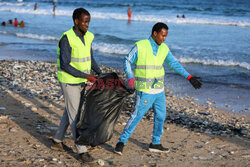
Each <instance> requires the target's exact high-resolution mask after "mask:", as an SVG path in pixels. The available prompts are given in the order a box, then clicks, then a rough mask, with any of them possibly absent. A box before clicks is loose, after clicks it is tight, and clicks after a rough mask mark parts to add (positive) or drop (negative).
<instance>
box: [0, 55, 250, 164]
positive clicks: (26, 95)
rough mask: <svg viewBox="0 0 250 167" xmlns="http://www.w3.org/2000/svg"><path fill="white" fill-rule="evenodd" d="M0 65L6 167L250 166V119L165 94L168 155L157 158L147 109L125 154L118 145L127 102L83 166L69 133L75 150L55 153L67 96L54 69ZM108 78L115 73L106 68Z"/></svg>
mask: <svg viewBox="0 0 250 167" xmlns="http://www.w3.org/2000/svg"><path fill="white" fill-rule="evenodd" d="M0 62H1V66H0V133H1V135H0V166H1V167H2V166H3V167H5V166H34V167H35V166H36V167H37V166H43V167H45V166H49V167H51V166H84V167H85V166H117V167H120V166H122V167H127V166H130V167H140V166H144V167H158V166H159V167H165V166H192V167H193V166H194V167H196V166H197V167H200V166H225V167H229V166H238V167H247V166H250V142H249V139H250V116H248V115H244V114H236V113H229V112H226V111H224V110H222V109H220V108H218V107H214V106H213V105H214V104H216V101H209V100H208V101H207V102H206V105H200V104H198V103H197V101H198V99H195V98H192V97H181V98H180V97H178V96H176V95H173V94H171V91H170V90H168V89H167V88H166V89H165V91H166V104H167V118H166V122H165V125H164V133H163V136H162V145H163V146H165V147H168V148H169V149H170V153H167V154H163V153H151V152H149V151H148V150H147V149H148V145H149V143H150V142H151V137H152V136H151V135H152V130H153V113H152V111H149V112H148V113H147V114H146V115H145V116H144V119H143V120H142V121H141V122H140V123H139V124H138V126H137V128H136V130H135V131H134V133H133V135H132V136H131V138H130V139H129V141H128V143H127V145H126V147H124V152H123V156H119V155H117V154H114V153H113V149H114V146H115V144H116V142H117V140H118V137H119V135H120V134H121V132H122V130H123V128H124V126H125V124H126V121H127V119H128V118H129V115H130V113H131V111H132V106H133V103H134V101H133V96H131V97H128V98H127V100H126V103H125V105H124V107H123V110H122V112H121V115H120V117H119V119H118V121H117V124H116V126H115V131H114V134H113V137H112V139H111V140H110V141H108V142H107V143H105V144H102V145H100V146H97V147H93V148H91V147H89V152H90V154H91V155H92V156H93V157H94V158H95V159H96V161H95V162H93V163H91V164H83V163H81V162H80V161H79V160H78V156H77V154H76V151H75V148H74V145H73V140H72V138H71V133H70V130H69V129H68V134H67V135H66V136H65V143H66V145H68V146H70V147H72V148H73V149H74V152H58V151H53V150H51V149H50V143H49V138H51V137H53V135H54V133H55V131H56V129H57V126H58V124H59V122H60V118H61V115H62V113H63V109H64V103H63V96H62V92H61V89H60V87H59V84H58V81H57V80H56V64H55V63H49V62H37V61H17V60H8V61H7V60H1V61H0ZM101 69H102V71H103V72H111V71H112V72H116V73H118V74H119V76H120V77H121V78H123V79H124V77H125V75H124V73H123V72H121V71H117V70H115V69H112V68H108V67H104V66H102V67H101Z"/></svg>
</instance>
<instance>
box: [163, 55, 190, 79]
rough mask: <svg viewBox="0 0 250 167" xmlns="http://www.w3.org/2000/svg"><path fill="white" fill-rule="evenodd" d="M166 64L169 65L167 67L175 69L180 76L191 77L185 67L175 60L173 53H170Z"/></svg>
mask: <svg viewBox="0 0 250 167" xmlns="http://www.w3.org/2000/svg"><path fill="white" fill-rule="evenodd" d="M165 63H167V65H168V66H169V67H170V68H171V69H173V70H174V71H175V72H177V73H178V74H180V75H181V76H183V77H185V78H188V76H189V75H190V74H189V73H188V72H187V71H186V70H185V69H184V68H183V67H182V65H181V64H180V63H179V62H178V61H177V60H176V59H175V57H174V56H173V54H172V53H171V51H169V52H168V55H167V57H166V59H165Z"/></svg>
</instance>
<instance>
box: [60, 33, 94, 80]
mask: <svg viewBox="0 0 250 167" xmlns="http://www.w3.org/2000/svg"><path fill="white" fill-rule="evenodd" d="M64 35H67V38H68V41H69V45H70V47H71V61H70V65H71V66H72V67H74V68H76V69H77V70H79V71H82V72H84V73H86V74H90V70H91V43H92V41H93V39H94V34H92V33H91V32H89V31H87V32H86V33H85V35H84V42H85V45H84V44H83V43H82V41H81V39H80V38H79V37H78V36H77V35H76V34H75V32H74V30H73V29H70V30H68V31H66V32H64V33H63V35H62V36H61V38H62V37H63V36H64ZM61 38H60V39H61ZM57 55H58V58H57V67H58V70H57V78H58V80H59V81H60V82H63V83H70V84H78V83H83V82H85V83H86V82H87V79H86V78H78V77H74V76H72V75H70V74H69V73H67V72H65V71H63V70H62V69H61V68H60V59H59V55H60V48H59V45H58V48H57Z"/></svg>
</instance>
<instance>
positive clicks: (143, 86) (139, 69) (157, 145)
mask: <svg viewBox="0 0 250 167" xmlns="http://www.w3.org/2000/svg"><path fill="white" fill-rule="evenodd" d="M167 35H168V26H167V25H166V24H164V23H160V22H159V23H156V24H155V25H154V26H153V29H152V34H151V36H150V37H149V38H148V39H145V40H141V41H138V42H136V43H135V46H134V47H133V48H132V50H131V51H130V52H129V54H128V55H127V56H126V57H125V59H124V70H125V72H126V75H127V77H128V84H129V86H130V87H131V88H135V89H136V96H135V106H134V111H133V113H132V114H131V117H130V118H129V120H128V122H127V124H126V126H125V128H124V130H123V133H122V134H121V136H120V138H119V141H118V143H117V144H116V147H115V149H114V152H115V153H117V154H120V155H122V151H123V147H124V145H126V143H127V141H128V138H129V137H130V136H131V134H132V133H133V131H134V129H135V128H136V125H137V124H138V123H139V122H140V121H141V120H142V118H143V116H144V115H145V114H146V113H147V111H148V110H149V108H150V107H151V106H152V107H153V110H154V128H153V137H152V143H150V145H149V151H151V152H169V149H168V148H164V147H163V146H162V145H161V136H162V133H163V124H164V121H165V118H166V101H165V91H164V75H165V70H164V67H163V64H164V62H165V63H166V64H167V65H168V66H169V67H170V68H172V69H173V70H174V71H176V72H177V73H179V74H180V75H181V76H183V77H184V78H186V79H188V80H189V81H190V83H191V84H192V85H193V87H194V88H195V89H199V88H200V87H201V83H200V82H199V81H198V80H197V79H198V77H194V76H192V75H190V74H189V73H188V72H187V71H186V70H185V69H184V68H183V67H182V66H181V64H180V63H179V62H178V61H176V59H175V58H174V56H173V55H172V53H171V52H170V50H169V48H168V46H167V45H166V44H164V43H163V42H164V41H165V40H166V37H167ZM131 64H135V70H134V74H133V72H132V68H131Z"/></svg>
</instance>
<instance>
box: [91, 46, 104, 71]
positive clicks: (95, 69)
mask: <svg viewBox="0 0 250 167" xmlns="http://www.w3.org/2000/svg"><path fill="white" fill-rule="evenodd" d="M91 69H92V70H94V71H95V72H96V73H97V74H98V75H99V74H101V73H102V70H101V69H100V68H99V66H98V65H97V63H96V61H95V59H94V55H93V50H92V46H91Z"/></svg>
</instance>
